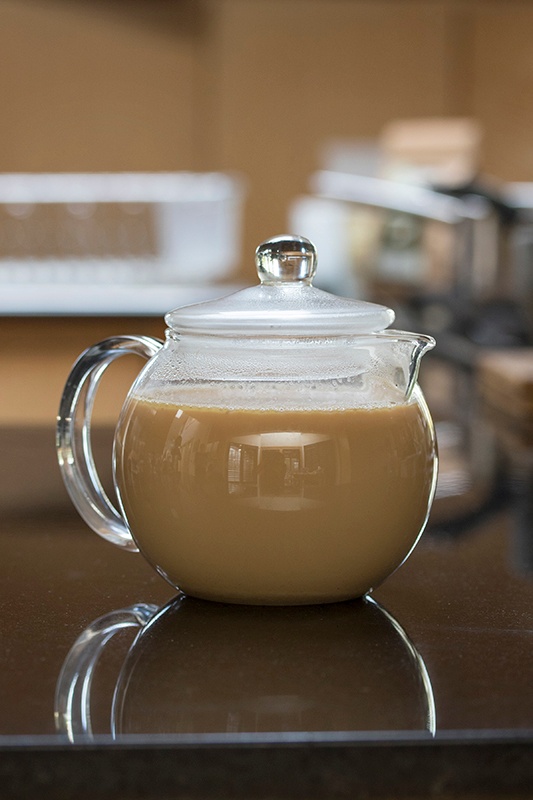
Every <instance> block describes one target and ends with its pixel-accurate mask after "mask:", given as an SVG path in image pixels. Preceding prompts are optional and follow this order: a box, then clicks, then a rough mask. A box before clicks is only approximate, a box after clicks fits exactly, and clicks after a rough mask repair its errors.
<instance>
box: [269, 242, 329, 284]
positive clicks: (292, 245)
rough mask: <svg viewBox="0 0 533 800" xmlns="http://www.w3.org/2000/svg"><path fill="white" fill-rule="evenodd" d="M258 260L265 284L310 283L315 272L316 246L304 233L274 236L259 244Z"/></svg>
mask: <svg viewBox="0 0 533 800" xmlns="http://www.w3.org/2000/svg"><path fill="white" fill-rule="evenodd" d="M255 263H256V267H257V274H258V275H259V279H260V281H261V283H263V284H277V283H293V282H304V283H311V281H312V280H313V276H314V274H315V272H316V264H317V255H316V249H315V246H314V244H313V243H312V242H310V241H309V239H305V238H304V237H303V236H275V237H274V238H272V239H267V240H266V241H265V242H262V243H261V244H260V245H259V247H258V248H257V250H256V251H255Z"/></svg>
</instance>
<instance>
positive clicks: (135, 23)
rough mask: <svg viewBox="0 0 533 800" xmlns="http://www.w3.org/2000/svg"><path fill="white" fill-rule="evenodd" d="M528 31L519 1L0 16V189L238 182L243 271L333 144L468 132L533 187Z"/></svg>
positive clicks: (144, 7) (1, 7)
mask: <svg viewBox="0 0 533 800" xmlns="http://www.w3.org/2000/svg"><path fill="white" fill-rule="evenodd" d="M532 31H533V3H530V2H525V1H520V0H470V2H469V1H468V0H456V1H454V0H431V1H430V2H428V1H427V0H150V2H148V0H144V2H143V1H142V0H108V2H104V0H0V54H1V55H0V59H1V68H0V112H1V113H0V171H19V170H28V171H46V170H52V171H54V170H57V171H60V170H136V169H140V170H143V169H145V170H161V169H199V170H203V169H236V170H239V171H241V172H243V173H244V174H245V175H247V176H248V179H249V189H250V191H249V202H248V207H247V219H246V229H245V242H244V244H245V255H246V256H247V258H246V261H247V266H246V267H245V269H247V270H248V269H249V265H250V263H251V260H252V253H253V247H254V246H255V245H256V244H257V243H258V241H260V240H261V239H263V238H265V237H266V236H269V235H271V234H273V233H276V232H280V231H282V230H283V229H284V228H285V227H286V225H285V219H286V209H287V205H288V203H289V202H290V200H291V198H292V197H294V196H295V195H296V194H298V193H300V192H301V191H303V190H305V188H306V179H307V176H308V175H309V173H310V172H311V171H313V170H314V169H315V168H316V166H317V163H318V162H317V159H318V156H317V153H318V150H319V147H320V145H321V143H322V142H323V141H324V140H325V139H328V138H330V137H353V138H357V137H374V136H376V135H377V134H378V133H379V130H380V128H381V127H382V126H383V124H384V123H385V122H387V121H388V120H389V119H391V118H394V117H397V116H403V117H406V116H426V115H440V114H444V115H453V114H473V115H475V116H477V117H478V118H479V119H480V121H481V122H482V123H483V125H484V126H485V130H486V142H485V156H484V166H485V167H486V169H487V170H488V171H490V172H492V173H493V174H495V175H497V176H499V177H501V178H504V179H529V180H531V179H533V147H532V146H531V141H532V139H533V136H532V134H533V103H532V98H533V36H532V35H531V32H532ZM247 274H251V273H249V272H248V273H247Z"/></svg>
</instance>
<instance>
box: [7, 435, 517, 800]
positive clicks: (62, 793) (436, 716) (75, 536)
mask: <svg viewBox="0 0 533 800" xmlns="http://www.w3.org/2000/svg"><path fill="white" fill-rule="evenodd" d="M0 437H2V440H3V441H4V443H5V447H4V448H1V449H2V452H3V454H4V455H3V456H0V481H1V483H2V484H3V485H5V486H8V487H9V491H7V492H6V491H4V493H3V494H2V493H1V492H0V499H1V501H2V504H3V510H2V515H1V517H0V539H1V543H2V553H3V558H2V559H1V561H0V602H1V630H2V636H1V639H0V674H1V676H2V679H1V681H0V709H1V711H0V786H2V787H4V788H3V790H2V796H3V797H4V796H5V797H6V798H29V797H32V798H33V797H37V796H38V797H54V798H55V797H57V798H62V797H65V798H66V797H74V796H76V797H77V798H84V797H91V798H95V799H96V798H110V797H115V798H120V799H121V800H122V798H130V797H131V798H133V797H142V798H155V797H158V798H174V797H187V798H203V797H205V798H215V797H216V798H225V797H235V798H241V797H242V798H247V800H250V798H283V797H296V798H304V797H305V798H334V797H343V798H344V797H350V798H351V797H358V796H361V797H381V798H385V797H410V798H412V797H425V798H427V797H469V798H473V797H528V796H531V793H532V792H533V690H532V686H533V680H532V679H533V659H532V655H533V524H532V523H533V516H532V515H531V513H530V512H531V502H530V500H529V498H530V468H529V450H528V448H527V447H524V448H520V447H518V446H516V447H515V446H512V447H511V448H510V449H509V448H507V450H506V451H505V454H504V456H503V457H502V458H501V460H500V456H499V455H498V458H497V459H495V463H496V464H497V467H495V468H494V471H493V473H492V477H491V479H490V480H489V488H488V490H487V488H486V484H485V488H484V491H483V492H482V493H481V494H477V495H476V494H475V493H473V494H472V497H474V500H473V501H472V502H471V503H470V506H469V507H468V504H466V506H464V504H463V505H461V503H459V504H458V505H457V506H456V508H458V509H460V512H458V511H457V510H456V511H454V506H453V503H450V498H449V497H448V498H447V499H443V500H442V501H441V502H440V503H439V502H437V505H436V507H435V512H434V515H433V516H432V519H431V520H430V524H429V527H428V529H427V531H426V533H425V534H424V536H423V538H422V540H421V542H420V544H419V545H418V547H417V548H416V550H415V552H414V553H413V554H412V556H411V557H410V559H409V560H408V561H407V563H406V564H404V566H402V567H401V568H400V569H399V570H398V571H397V572H396V573H395V574H394V575H393V576H391V577H390V578H389V579H388V580H387V581H386V582H385V583H384V584H383V585H382V586H381V587H380V588H379V589H377V590H376V591H375V593H374V595H373V597H372V600H371V601H362V600H359V601H354V602H353V603H343V604H338V605H331V606H320V607H309V608H299V609H284V608H270V609H263V608H245V607H237V606H222V605H218V604H214V603H207V602H202V601H195V600H193V599H189V598H186V599H184V598H180V597H176V596H175V592H174V591H173V590H172V588H171V587H170V586H168V585H167V584H166V583H165V582H164V581H163V580H162V579H161V578H160V577H158V576H157V575H156V574H155V573H154V572H152V570H151V569H150V567H149V566H148V565H147V564H145V562H144V561H143V559H142V557H141V556H140V555H137V554H130V553H125V552H122V551H120V550H119V549H118V548H115V547H113V546H112V545H110V544H108V543H107V542H104V541H103V540H101V539H99V538H98V537H97V536H96V535H95V534H93V533H92V532H90V531H89V530H88V529H87V528H86V526H85V524H84V523H83V522H82V521H81V520H80V519H79V518H78V517H77V516H76V514H75V512H74V511H73V510H72V509H71V508H70V504H69V501H68V499H67V498H66V496H65V494H64V491H63V489H62V486H61V482H60V478H59V475H58V472H57V466H56V464H55V453H54V447H53V430H52V429H50V430H48V429H47V430H44V429H42V428H39V429H33V430H32V429H30V428H26V429H19V430H13V429H11V430H7V429H4V430H2V431H0ZM17 442H20V449H18V446H17ZM17 452H19V453H20V455H19V457H17V456H16V453H17ZM6 454H7V455H6ZM27 459H33V460H35V459H38V463H39V465H40V469H39V470H35V468H34V467H33V468H32V469H30V470H27V469H26V468H25V463H27ZM443 463H444V468H445V469H447V466H446V459H443ZM502 465H503V466H502ZM26 474H29V475H30V480H29V481H28V485H26V484H25V475H26ZM39 474H41V475H42V485H40V483H39V477H38V476H39ZM450 474H451V473H450ZM484 481H485V482H486V475H485V477H484ZM43 487H46V491H43ZM132 607H135V608H134V612H132V610H131V609H132ZM122 609H129V610H128V611H126V612H125V613H124V614H122V615H121V614H118V613H116V612H119V611H120V610H122ZM155 609H161V610H160V611H158V612H155ZM154 613H156V616H155V618H154V620H153V621H152V622H150V623H149V624H148V625H147V626H146V627H144V629H143V630H142V631H141V632H139V631H140V627H139V625H137V626H136V627H135V626H134V627H132V625H131V623H132V620H134V619H135V616H134V614H136V615H137V618H139V619H142V618H143V615H144V618H148V617H149V616H150V615H153V614H154ZM101 617H105V620H104V623H105V622H108V623H109V624H110V625H112V624H115V628H113V630H115V629H116V628H117V625H118V627H120V625H121V623H124V624H123V625H122V628H121V629H120V630H118V632H117V633H116V634H115V635H113V636H111V627H109V626H108V627H107V628H106V631H107V632H108V633H109V638H108V641H107V643H106V644H105V646H104V647H102V649H101V654H100V658H99V659H98V661H94V663H93V662H90V661H89V662H88V667H89V669H88V675H89V677H88V678H87V676H86V678H85V681H83V680H82V678H81V677H80V673H79V672H77V673H76V672H74V673H72V674H71V676H70V677H71V678H72V677H75V678H77V683H76V682H75V681H74V683H73V684H72V687H73V688H72V693H71V695H68V692H67V693H65V686H66V685H67V683H68V680H67V679H68V677H69V676H68V675H67V674H66V673H67V672H68V669H69V664H71V663H72V653H71V656H70V660H69V661H67V656H68V655H69V651H71V649H72V647H73V645H74V643H75V642H76V641H77V640H78V637H80V636H81V635H82V634H83V633H84V631H86V630H87V629H88V628H89V626H92V625H93V623H94V622H95V620H98V619H99V618H101ZM104 623H102V625H103V626H104V627H105V624H104ZM102 625H101V627H102ZM93 627H94V626H93ZM86 635H87V634H86ZM106 635H107V634H104V635H103V638H104V639H105V638H106ZM135 636H137V639H136V642H135V646H134V647H132V643H133V640H134V638H135ZM77 646H78V647H79V644H78V645H77ZM99 652H100V651H99ZM65 665H66V666H65ZM93 666H95V668H94V675H93V674H92V672H91V668H92V667H93ZM62 670H63V673H62ZM61 675H62V678H61V680H60V676H61ZM60 683H61V685H62V696H61V697H57V696H56V692H57V687H58V685H59V684H60ZM87 689H89V691H90V696H91V704H90V718H88V717H87V715H85V716H84V708H85V707H86V706H84V704H83V698H84V696H85V695H84V692H86V690H87ZM115 690H116V697H115V701H114V711H112V710H111V706H112V703H113V693H114V692H115Z"/></svg>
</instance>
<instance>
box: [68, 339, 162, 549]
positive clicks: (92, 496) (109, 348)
mask: <svg viewBox="0 0 533 800" xmlns="http://www.w3.org/2000/svg"><path fill="white" fill-rule="evenodd" d="M162 346H163V342H162V341H161V340H160V339H155V338H154V337H152V336H116V337H113V338H110V339H104V341H102V342H99V343H98V344H95V345H93V347H89V348H88V349H87V350H85V352H84V353H82V354H81V356H80V357H79V358H78V360H77V361H76V363H75V364H74V366H73V367H72V370H71V372H70V375H69V376H68V378H67V382H66V384H65V388H64V390H63V396H62V397H61V403H60V406H59V413H58V417H57V429H56V447H57V457H58V461H59V467H60V470H61V475H62V477H63V481H64V483H65V487H66V489H67V491H68V493H69V495H70V498H71V500H72V502H73V503H74V505H75V506H76V508H77V510H78V512H79V513H80V515H81V516H82V518H83V519H84V520H85V522H86V523H87V524H88V525H89V527H91V528H92V529H93V530H94V531H95V532H96V533H98V534H99V535H100V536H102V537H103V538H104V539H107V540H108V541H110V542H113V544H116V545H119V546H120V547H124V548H126V549H127V550H131V551H133V552H136V551H137V546H136V545H135V542H134V541H133V537H132V535H131V533H130V530H129V528H128V526H127V525H126V523H125V521H124V518H123V516H122V514H121V513H120V512H119V511H117V509H116V508H115V506H114V505H113V503H112V502H111V500H110V499H109V497H108V496H107V494H106V492H105V490H104V488H103V486H102V484H101V482H100V479H99V477H98V473H97V471H96V466H95V463H94V458H93V452H92V445H91V417H92V412H93V407H94V400H95V396H96V390H97V388H98V384H99V382H100V379H101V377H102V375H103V374H104V372H105V370H106V369H107V367H108V366H109V365H110V364H111V363H112V362H113V361H114V360H115V359H116V358H119V357H120V356H123V355H127V354H133V355H139V356H143V357H144V358H146V359H150V358H152V357H153V356H155V355H156V353H158V352H159V350H160V348H161V347H162Z"/></svg>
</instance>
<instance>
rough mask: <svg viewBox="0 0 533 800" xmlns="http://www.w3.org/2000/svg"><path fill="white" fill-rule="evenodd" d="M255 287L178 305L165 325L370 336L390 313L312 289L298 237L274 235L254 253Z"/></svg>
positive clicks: (312, 257) (313, 257) (309, 256)
mask: <svg viewBox="0 0 533 800" xmlns="http://www.w3.org/2000/svg"><path fill="white" fill-rule="evenodd" d="M255 261H256V267H257V273H258V275H259V279H260V281H261V283H260V284H259V285H258V286H251V287H248V288H246V289H241V290H240V291H238V292H234V293H232V294H229V295H226V296H225V297H221V298H219V299H217V300H209V301H207V302H204V303H196V304H194V305H188V306H183V307H181V308H177V309H175V310H174V311H171V312H169V313H168V314H167V315H166V316H165V322H166V323H167V325H168V326H169V328H171V329H172V330H173V331H175V332H176V333H188V332H190V333H202V334H206V333H211V334H222V335H224V334H225V335H236V334H237V335H247V334H249V335H256V336H257V335H259V336H289V337H290V336H291V335H295V336H327V335H339V334H353V333H376V332H378V331H382V330H384V329H385V328H387V327H388V326H389V325H390V324H391V323H392V322H393V320H394V311H392V310H391V309H390V308H386V307H385V306H381V305H377V304H376V303H368V302H366V301H363V300H353V299H350V298H347V297H337V296H335V295H332V294H330V293H329V292H325V291H322V290H321V289H316V288H315V287H314V286H313V285H312V280H313V276H314V274H315V271H316V265H317V254H316V249H315V247H314V245H313V244H312V243H311V242H310V241H309V239H305V238H304V237H303V236H275V237H274V238H272V239H268V240H267V241H265V242H263V243H262V244H260V245H259V247H258V248H257V250H256V252H255Z"/></svg>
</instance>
